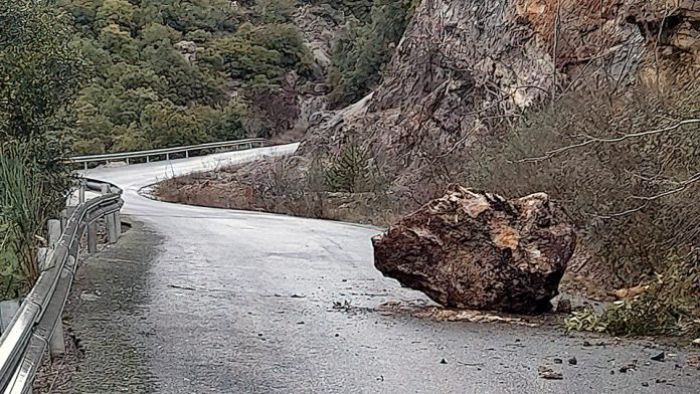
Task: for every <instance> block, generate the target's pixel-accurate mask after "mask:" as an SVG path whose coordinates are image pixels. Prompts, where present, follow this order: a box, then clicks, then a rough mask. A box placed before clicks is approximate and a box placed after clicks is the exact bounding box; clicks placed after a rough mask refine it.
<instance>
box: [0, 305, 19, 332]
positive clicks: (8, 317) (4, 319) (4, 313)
mask: <svg viewBox="0 0 700 394" xmlns="http://www.w3.org/2000/svg"><path fill="white" fill-rule="evenodd" d="M19 306H20V302H19V299H15V300H7V301H2V302H0V332H5V329H7V327H9V325H10V322H11V321H12V318H13V317H15V314H16V313H17V311H18V310H19Z"/></svg>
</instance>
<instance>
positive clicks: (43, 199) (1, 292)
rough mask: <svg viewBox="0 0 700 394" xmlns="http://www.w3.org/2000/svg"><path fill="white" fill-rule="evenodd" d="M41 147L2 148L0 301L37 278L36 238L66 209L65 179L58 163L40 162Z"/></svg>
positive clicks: (6, 145)
mask: <svg viewBox="0 0 700 394" xmlns="http://www.w3.org/2000/svg"><path fill="white" fill-rule="evenodd" d="M42 149H43V147H42V146H40V145H38V144H36V143H35V142H32V143H27V142H24V143H20V142H5V143H3V144H2V145H0V256H1V257H0V263H1V264H2V266H1V267H0V286H2V287H0V296H2V297H4V298H14V297H17V296H19V295H21V293H22V292H23V291H25V290H26V289H28V288H30V287H31V285H32V284H33V283H34V281H35V280H36V279H37V278H38V276H39V268H38V265H37V260H36V258H37V239H39V237H40V236H41V235H42V234H43V230H44V225H45V223H46V221H47V220H48V219H49V218H50V217H52V216H53V215H55V214H56V212H57V209H59V207H61V206H62V205H63V206H64V205H65V197H66V195H65V190H66V188H67V184H68V182H69V177H68V176H67V173H66V171H65V170H62V165H61V164H60V162H58V161H41V159H39V160H37V158H41V157H42V152H41V150H42Z"/></svg>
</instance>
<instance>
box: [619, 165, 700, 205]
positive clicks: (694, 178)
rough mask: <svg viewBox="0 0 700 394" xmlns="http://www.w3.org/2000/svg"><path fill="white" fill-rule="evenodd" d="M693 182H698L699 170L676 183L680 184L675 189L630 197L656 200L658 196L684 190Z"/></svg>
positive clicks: (699, 177)
mask: <svg viewBox="0 0 700 394" xmlns="http://www.w3.org/2000/svg"><path fill="white" fill-rule="evenodd" d="M695 182H700V172H699V173H697V174H695V175H693V176H692V177H690V178H688V179H687V180H685V181H683V182H680V183H678V184H679V185H680V186H679V187H677V188H675V189H671V190H668V191H665V192H663V193H659V194H656V195H653V196H632V198H633V199H635V200H643V201H653V200H658V199H659V198H662V197H666V196H670V195H671V194H676V193H680V192H682V191H684V190H685V189H687V188H688V187H689V186H690V185H692V184H693V183H695Z"/></svg>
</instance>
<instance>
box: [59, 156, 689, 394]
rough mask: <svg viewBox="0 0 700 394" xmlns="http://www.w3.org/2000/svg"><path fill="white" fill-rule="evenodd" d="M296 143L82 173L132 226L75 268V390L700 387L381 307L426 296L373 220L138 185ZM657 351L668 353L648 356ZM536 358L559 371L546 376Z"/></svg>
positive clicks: (492, 329) (681, 361)
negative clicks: (225, 202)
mask: <svg viewBox="0 0 700 394" xmlns="http://www.w3.org/2000/svg"><path fill="white" fill-rule="evenodd" d="M294 149H295V146H285V147H277V148H265V149H259V150H255V151H247V152H239V153H227V154H223V155H214V156H208V157H206V158H193V159H188V160H175V161H172V162H168V163H166V162H157V163H150V164H143V165H132V166H124V167H113V168H99V169H95V170H91V171H88V172H87V173H86V175H88V176H90V177H93V178H98V179H103V180H107V181H110V182H113V183H116V184H117V185H119V186H121V187H122V188H124V190H125V194H124V198H125V201H126V205H125V208H124V213H125V214H127V215H129V216H130V217H131V219H132V220H134V221H135V223H136V226H135V227H134V228H133V229H132V230H131V231H129V232H128V233H127V234H126V235H124V236H123V238H122V240H121V241H120V243H119V244H118V245H116V246H115V247H112V248H110V249H108V250H107V251H105V252H103V253H102V254H101V255H100V256H98V257H97V258H94V259H91V260H88V262H87V263H86V264H85V265H84V266H83V267H81V271H80V273H79V276H80V278H82V279H80V278H79V279H80V280H81V281H82V282H80V280H79V283H78V285H77V289H78V291H80V292H81V293H80V300H79V301H78V305H77V306H75V308H74V309H73V316H72V318H71V319H72V322H71V324H72V325H73V326H74V327H75V330H76V331H77V335H79V336H80V338H81V339H82V343H83V345H82V346H83V347H84V349H83V351H84V352H85V354H86V358H85V360H84V361H83V365H81V366H80V368H79V372H77V374H78V376H77V377H76V378H75V379H74V380H75V381H76V382H77V383H74V389H73V392H95V393H100V392H163V393H212V392H216V393H269V392H279V393H607V392H609V393H639V392H650V393H694V392H698V390H699V389H698V387H700V386H699V384H700V371H698V370H697V369H692V368H690V367H689V366H688V365H687V364H686V358H687V357H688V354H687V352H685V351H683V350H678V349H675V350H674V349H668V348H663V347H651V346H650V345H649V344H648V343H646V342H641V341H619V342H618V341H614V340H612V339H610V338H604V337H586V336H574V337H568V336H565V335H563V333H561V332H560V331H559V330H556V329H552V328H537V327H535V328H532V327H523V326H519V325H511V324H484V323H469V322H444V321H436V320H433V319H430V318H420V317H415V316H414V315H413V314H412V313H408V312H401V311H392V310H388V309H386V308H384V307H382V304H384V303H387V302H398V303H400V305H403V306H405V307H407V308H409V309H410V308H412V309H413V310H421V309H422V308H424V307H425V306H426V305H430V303H429V302H428V301H427V299H426V298H425V297H424V296H423V295H422V294H420V293H418V292H414V291H410V290H407V289H402V288H401V287H400V286H399V285H398V283H397V282H395V281H394V280H391V279H386V278H383V277H382V276H381V274H380V273H378V272H377V271H376V270H375V269H374V268H373V265H372V248H371V243H370V237H371V236H372V235H374V234H376V233H377V230H376V229H371V228H367V227H361V226H355V225H351V224H343V223H337V222H328V221H319V220H310V219H300V218H293V217H286V216H279V215H271V214H260V213H249V212H239V211H231V210H220V209H211V208H201V207H192V206H184V205H177V204H169V203H163V202H158V201H153V200H151V199H148V198H145V197H143V196H141V195H140V194H139V193H138V191H139V190H140V189H141V188H142V187H144V186H147V185H150V184H153V183H154V182H156V181H157V180H159V179H164V178H165V177H168V176H172V175H173V174H182V173H186V172H190V171H195V170H205V169H212V168H215V167H216V166H218V165H223V164H225V163H227V162H234V161H246V160H251V159H253V158H255V157H259V156H260V155H264V154H283V153H289V152H291V151H293V150H294ZM334 303H338V304H339V305H340V307H338V306H337V305H336V306H335V307H334ZM586 342H589V343H586ZM662 350H663V351H666V352H667V354H668V353H670V356H669V358H668V359H667V361H665V362H657V361H651V360H650V358H651V357H652V356H654V355H656V354H658V353H659V352H660V351H662ZM572 357H575V358H576V361H577V363H576V365H571V364H569V362H568V360H569V359H570V358H572ZM556 359H561V360H562V361H563V362H562V363H561V364H560V363H558V361H559V360H556ZM630 364H632V365H635V366H636V367H635V368H630V369H628V370H626V368H625V366H627V365H630ZM541 366H547V367H550V368H552V369H553V370H554V371H557V372H561V373H562V377H563V379H561V380H547V379H543V378H541V377H540V376H538V368H539V367H541ZM620 369H623V370H625V372H621V371H620Z"/></svg>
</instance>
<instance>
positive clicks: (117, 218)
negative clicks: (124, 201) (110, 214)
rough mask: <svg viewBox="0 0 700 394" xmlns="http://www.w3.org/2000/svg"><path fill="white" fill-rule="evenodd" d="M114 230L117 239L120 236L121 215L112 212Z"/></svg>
mask: <svg viewBox="0 0 700 394" xmlns="http://www.w3.org/2000/svg"><path fill="white" fill-rule="evenodd" d="M114 230H115V231H116V233H117V238H119V237H120V236H121V235H122V214H121V212H119V211H117V212H114Z"/></svg>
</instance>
